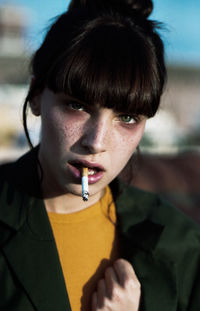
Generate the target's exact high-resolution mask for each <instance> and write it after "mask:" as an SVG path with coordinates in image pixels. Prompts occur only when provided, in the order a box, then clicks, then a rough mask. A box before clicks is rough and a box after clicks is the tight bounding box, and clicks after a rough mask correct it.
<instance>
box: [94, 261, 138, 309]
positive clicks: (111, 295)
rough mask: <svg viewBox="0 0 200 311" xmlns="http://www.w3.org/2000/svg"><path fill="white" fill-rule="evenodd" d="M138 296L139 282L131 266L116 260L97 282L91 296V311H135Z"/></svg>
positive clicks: (126, 262)
mask: <svg viewBox="0 0 200 311" xmlns="http://www.w3.org/2000/svg"><path fill="white" fill-rule="evenodd" d="M140 295H141V290H140V282H139V281H138V279H137V277H136V275H135V272H134V270H133V268H132V266H131V264H130V263H129V262H128V261H126V260H124V259H118V260H117V261H115V263H114V265H113V267H110V268H108V269H107V270H106V271H105V278H104V279H101V280H100V281H99V282H98V285H97V291H96V292H94V293H93V296H92V311H128V310H131V311H137V310H138V309H139V304H140Z"/></svg>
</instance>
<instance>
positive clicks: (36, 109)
mask: <svg viewBox="0 0 200 311" xmlns="http://www.w3.org/2000/svg"><path fill="white" fill-rule="evenodd" d="M29 104H30V108H31V111H32V113H33V114H34V115H35V116H36V117H38V116H40V95H37V96H35V97H34V98H33V99H32V100H31V101H30V103H29Z"/></svg>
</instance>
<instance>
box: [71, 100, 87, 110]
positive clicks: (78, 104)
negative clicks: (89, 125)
mask: <svg viewBox="0 0 200 311" xmlns="http://www.w3.org/2000/svg"><path fill="white" fill-rule="evenodd" d="M67 106H68V107H69V108H71V109H73V110H77V111H85V108H84V106H83V105H82V104H80V103H77V102H69V103H68V104H67ZM73 106H76V107H73ZM77 106H79V107H80V108H81V109H78V108H77Z"/></svg>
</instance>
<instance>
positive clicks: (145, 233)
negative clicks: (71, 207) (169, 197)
mask: <svg viewBox="0 0 200 311" xmlns="http://www.w3.org/2000/svg"><path fill="white" fill-rule="evenodd" d="M35 154H36V152H35V151H31V152H29V153H28V154H27V155H25V156H23V157H22V158H21V159H19V160H18V161H17V162H15V163H11V164H5V165H2V166H1V167H0V310H11V311H12V310H14V311H33V310H39V311H70V310H71V309H70V304H69V299H68V295H67V291H66V287H65V282H64V278H63V274H62V269H61V265H60V262H59V257H58V253H57V249H56V245H55V241H54V238H53V234H52V231H51V226H50V223H49V220H48V216H47V213H46V210H45V208H44V204H43V200H42V199H41V195H40V190H39V182H38V176H37V167H36V157H35ZM116 207H117V216H118V229H119V232H120V235H121V252H122V253H121V256H122V257H124V258H126V259H127V260H129V262H131V264H132V265H133V267H134V269H135V271H136V274H137V276H138V278H139V280H140V282H141V285H142V300H141V311H161V310H162V311H175V310H177V311H186V310H187V311H197V310H199V309H200V229H199V226H198V225H197V224H195V223H193V222H192V221H191V220H189V219H188V218H187V217H186V216H184V215H183V214H182V213H181V212H179V211H178V210H176V209H174V208H173V207H171V206H170V205H168V203H166V202H164V201H162V200H161V199H160V198H159V196H157V195H154V194H150V193H146V192H143V191H140V190H136V189H134V188H131V187H125V188H124V191H123V193H122V194H121V196H120V197H119V199H118V200H117V202H116ZM73 311H78V310H73ZM127 311H129V310H127ZM130 311H131V310H130Z"/></svg>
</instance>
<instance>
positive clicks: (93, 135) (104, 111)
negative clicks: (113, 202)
mask: <svg viewBox="0 0 200 311" xmlns="http://www.w3.org/2000/svg"><path fill="white" fill-rule="evenodd" d="M35 101H36V105H37V106H38V109H40V114H41V119H42V131H41V144H40V151H39V158H40V161H41V165H42V167H43V170H44V176H45V180H46V181H48V186H47V188H48V190H47V192H48V193H49V194H50V195H51V194H52V195H53V193H59V194H64V193H66V194H67V193H71V194H74V195H78V196H80V195H81V173H82V167H88V168H89V176H88V180H89V193H90V196H92V195H96V194H98V193H100V192H101V191H102V190H103V189H104V188H105V186H106V185H107V184H109V183H110V182H111V181H112V180H113V179H114V178H115V177H116V176H117V175H118V174H119V173H120V171H121V170H122V169H123V168H124V166H125V165H126V164H127V162H128V160H129V159H130V157H131V156H132V154H133V152H134V151H135V149H136V147H137V145H138V143H139V141H140V139H141V137H142V135H143V132H144V127H145V122H146V119H145V118H144V117H141V118H140V119H139V120H135V119H134V118H133V117H132V116H131V115H126V114H124V113H117V112H115V111H113V110H112V109H108V108H102V107H100V106H99V107H98V105H94V107H91V106H87V103H86V104H85V103H82V102H80V101H77V100H76V99H74V98H71V97H68V96H67V95H65V94H63V93H57V94H55V93H53V92H52V91H50V90H49V89H47V88H46V89H45V90H44V91H43V93H42V94H41V95H40V96H39V97H38V98H37V99H35Z"/></svg>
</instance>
